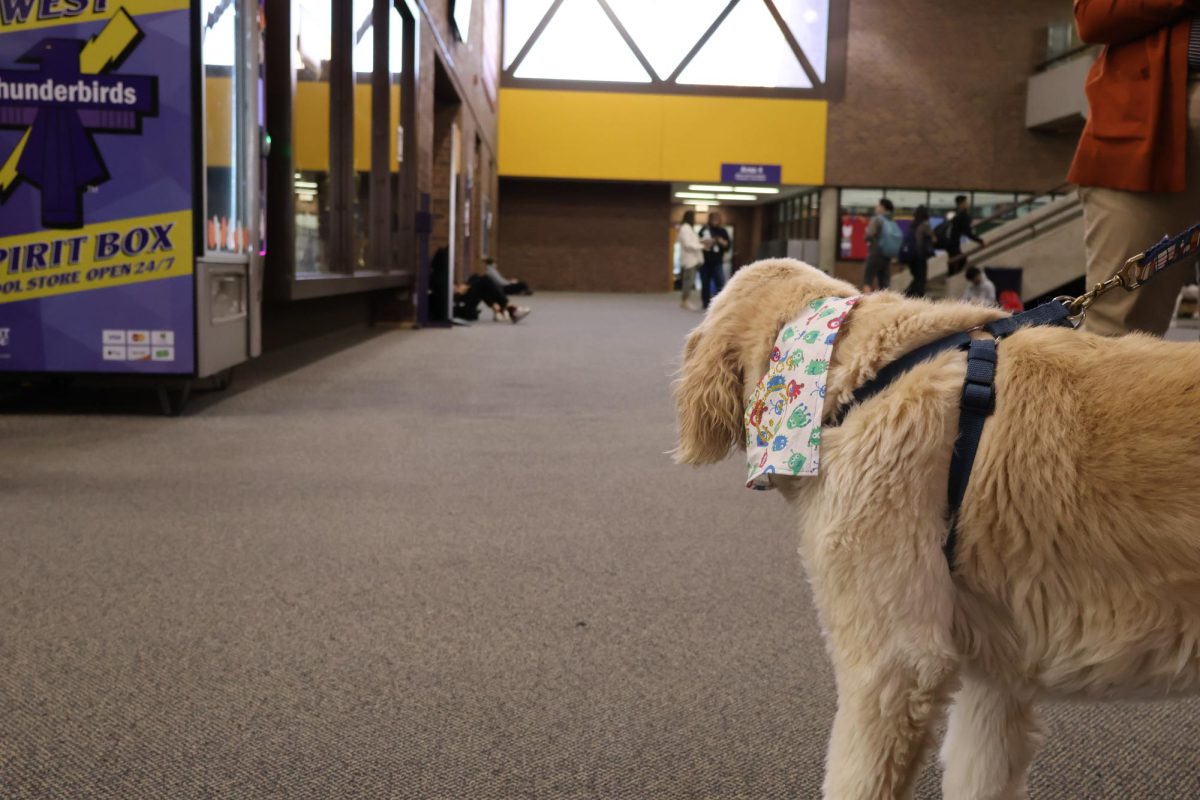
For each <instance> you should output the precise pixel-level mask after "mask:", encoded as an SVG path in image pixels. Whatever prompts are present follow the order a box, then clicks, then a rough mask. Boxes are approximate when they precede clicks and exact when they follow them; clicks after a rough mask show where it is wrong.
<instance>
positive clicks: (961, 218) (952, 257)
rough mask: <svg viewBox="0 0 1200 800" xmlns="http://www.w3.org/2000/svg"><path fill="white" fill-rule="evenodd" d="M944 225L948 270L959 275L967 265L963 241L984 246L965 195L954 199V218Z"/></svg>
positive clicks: (943, 244)
mask: <svg viewBox="0 0 1200 800" xmlns="http://www.w3.org/2000/svg"><path fill="white" fill-rule="evenodd" d="M942 225H944V226H945V232H946V235H945V241H944V242H942V246H943V247H945V248H946V255H947V256H948V260H947V262H946V270H947V272H949V273H950V274H951V275H957V274H958V273H960V272H962V271H963V267H965V266H966V265H967V257H966V256H965V255H963V251H962V240H963V239H970V240H971V241H972V242H974V243H975V244H977V245H979V246H980V247H982V246H983V239H982V238H981V237H979V236H977V235H976V234H975V221H974V220H973V219H972V218H971V206H970V204H969V202H968V199H967V196H966V195H965V194H960V195H959V196H958V197H955V198H954V216H953V217H951V218H950V219H949V220H947V221H946V222H944V223H942ZM938 227H939V228H941V227H942V226H941V225H939V226H938Z"/></svg>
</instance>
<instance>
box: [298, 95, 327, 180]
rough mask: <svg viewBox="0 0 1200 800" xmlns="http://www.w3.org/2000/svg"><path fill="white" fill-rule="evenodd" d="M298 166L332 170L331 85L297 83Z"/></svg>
mask: <svg viewBox="0 0 1200 800" xmlns="http://www.w3.org/2000/svg"><path fill="white" fill-rule="evenodd" d="M292 137H293V138H294V139H295V149H294V150H293V153H292V155H293V158H294V159H295V161H294V165H295V168H296V169H297V170H304V171H312V172H328V171H329V84H328V83H317V82H315V81H299V82H297V83H296V98H295V105H294V106H293V111H292Z"/></svg>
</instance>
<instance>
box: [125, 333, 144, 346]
mask: <svg viewBox="0 0 1200 800" xmlns="http://www.w3.org/2000/svg"><path fill="white" fill-rule="evenodd" d="M125 336H126V341H128V342H129V343H130V344H150V331H125Z"/></svg>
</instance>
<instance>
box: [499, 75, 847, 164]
mask: <svg viewBox="0 0 1200 800" xmlns="http://www.w3.org/2000/svg"><path fill="white" fill-rule="evenodd" d="M827 112H828V104H827V103H826V102H825V101H823V100H784V99H773V98H770V99H768V98H751V97H708V96H698V95H695V96H693V95H657V94H639V93H615V92H571V91H554V90H540V89H502V90H501V91H500V174H501V175H511V176H522V177H535V178H580V179H601V180H602V179H616V180H651V181H716V180H719V179H720V177H721V164H722V163H747V164H779V165H780V166H782V167H783V182H784V183H791V184H801V185H820V184H822V183H824V182H825V130H826V120H827Z"/></svg>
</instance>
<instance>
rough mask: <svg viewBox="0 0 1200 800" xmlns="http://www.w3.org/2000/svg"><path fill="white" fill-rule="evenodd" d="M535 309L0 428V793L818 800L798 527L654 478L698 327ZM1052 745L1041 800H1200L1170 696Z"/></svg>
mask: <svg viewBox="0 0 1200 800" xmlns="http://www.w3.org/2000/svg"><path fill="white" fill-rule="evenodd" d="M530 305H532V306H533V308H534V312H533V314H532V316H531V317H530V318H529V319H528V320H527V321H526V322H524V323H522V324H520V325H517V326H513V325H509V324H507V323H505V324H493V323H491V322H481V323H479V324H477V325H475V326H473V327H471V328H467V329H454V330H447V331H427V332H419V333H411V332H393V331H386V332H378V331H376V332H357V333H350V334H339V335H336V336H333V337H329V338H326V339H324V340H321V341H319V342H315V343H309V344H306V345H300V346H297V347H296V348H293V349H292V350H291V351H289V352H283V353H275V354H272V355H269V356H267V357H264V358H263V359H262V360H261V361H259V362H256V363H254V364H251V365H250V366H248V367H246V368H245V372H244V373H243V374H239V376H238V380H237V382H236V383H235V385H234V387H233V388H232V389H231V390H230V391H229V392H227V393H225V395H223V396H208V397H202V398H199V399H198V400H197V401H196V402H195V404H194V406H193V408H192V409H190V413H189V414H188V415H187V416H185V417H182V418H179V419H167V418H162V417H159V416H156V415H154V414H152V413H145V414H141V413H94V412H89V413H75V412H74V411H71V410H69V409H68V410H64V411H63V412H62V413H56V414H50V415H45V414H34V413H6V414H3V415H0V453H3V459H2V460H0V508H2V509H3V516H2V517H0V519H2V520H3V523H2V524H0V554H2V557H0V609H3V614H4V621H3V624H2V625H0V797H4V798H49V797H56V798H57V797H62V798H94V799H96V800H99V799H100V798H121V799H122V800H125V799H128V798H170V800H187V799H189V798H211V797H219V798H238V800H259V799H260V798H277V797H303V798H447V800H450V799H454V800H491V799H492V798H630V799H631V800H632V799H634V798H638V799H640V798H648V799H649V798H654V799H658V798H662V799H663V800H670V799H671V798H690V797H706V798H714V797H721V798H733V797H739V798H740V797H745V798H812V797H816V796H818V795H819V787H820V781H821V775H822V769H823V758H824V750H825V742H826V736H827V732H828V727H829V724H830V722H831V719H832V714H833V709H834V696H833V684H832V674H831V672H830V670H829V668H828V666H827V663H826V658H825V653H824V650H823V644H822V642H821V638H820V634H819V629H818V627H817V621H816V617H815V614H814V613H813V610H812V608H811V605H810V600H809V595H808V588H807V585H806V584H805V582H804V579H803V575H802V571H801V567H800V562H799V558H798V556H797V555H796V546H797V541H796V536H797V535H796V533H795V531H793V530H791V529H790V527H789V524H788V522H787V516H786V512H785V509H784V507H783V505H782V502H781V500H780V499H779V498H778V497H775V496H772V495H769V494H760V493H754V492H749V491H746V490H745V489H744V488H743V487H742V478H743V471H742V469H741V465H740V463H739V462H738V460H737V459H731V460H729V461H727V462H725V463H723V464H722V465H720V466H718V467H713V468H708V469H702V470H693V469H690V468H683V467H676V466H674V465H673V464H672V463H671V461H670V459H669V457H668V456H667V455H665V453H666V451H667V450H669V449H670V448H671V447H672V445H673V433H674V417H673V407H672V404H671V401H670V386H669V382H670V374H671V372H672V371H673V370H674V368H675V366H676V363H677V359H678V354H679V351H680V349H681V346H682V338H683V336H684V334H685V333H686V331H687V330H688V329H689V328H690V327H691V326H692V325H694V324H695V323H696V322H698V321H699V319H700V316H699V315H698V314H696V313H689V312H685V311H682V310H680V309H679V308H678V303H677V302H676V301H675V300H674V299H673V298H671V297H667V296H663V295H628V296H616V295H567V294H560V295H544V294H539V295H537V296H535V297H533V298H532V299H531V301H530ZM318 355H320V356H322V357H320V358H318V357H317V356H318ZM1047 726H1048V729H1049V733H1050V740H1049V743H1048V745H1047V746H1046V748H1045V749H1044V750H1043V752H1042V753H1041V756H1040V758H1039V759H1038V761H1037V764H1036V766H1035V770H1034V776H1033V779H1032V782H1031V796H1032V797H1033V798H1036V799H1037V800H1050V799H1051V798H1053V799H1054V800H1059V799H1061V800H1067V799H1068V798H1070V799H1071V800H1076V799H1077V798H1112V799H1113V800H1116V798H1121V799H1122V800H1139V799H1143V798H1144V799H1147V800H1148V799H1149V798H1176V797H1195V796H1198V795H1200V704H1198V703H1196V702H1179V703H1164V704H1129V705H1122V706H1116V705H1113V706H1106V707H1101V706H1089V705H1079V706H1054V707H1050V708H1048V709H1047ZM937 784H938V775H937V774H936V771H933V770H931V771H929V772H928V773H927V774H926V775H925V776H924V780H923V781H922V784H921V786H922V788H921V790H920V791H919V792H918V796H919V797H920V798H922V800H930V799H932V798H936V797H939V796H940V792H939V791H938V789H937V788H936V787H937Z"/></svg>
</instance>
